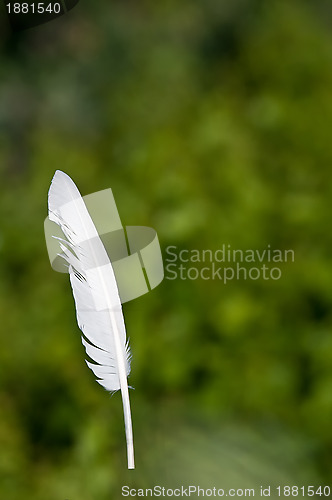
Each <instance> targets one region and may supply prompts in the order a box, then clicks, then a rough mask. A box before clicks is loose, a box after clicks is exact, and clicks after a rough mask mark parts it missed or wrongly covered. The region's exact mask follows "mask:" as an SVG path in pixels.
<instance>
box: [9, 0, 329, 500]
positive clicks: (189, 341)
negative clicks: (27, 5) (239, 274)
mask: <svg viewBox="0 0 332 500" xmlns="http://www.w3.org/2000/svg"><path fill="white" fill-rule="evenodd" d="M331 14H332V7H331V4H330V3H329V2H327V1H325V2H324V1H322V2H309V1H303V0H302V1H300V0H298V1H295V0H291V1H285V0H272V1H270V2H263V1H260V0H234V1H232V2H226V1H224V0H204V2H198V1H193V0H191V1H189V0H183V1H182V2H175V1H172V0H169V1H164V2H153V1H148V0H146V1H136V2H134V1H132V0H123V1H121V2H115V1H113V2H110V1H106V0H99V1H98V2H92V1H91V2H88V0H81V2H80V3H79V4H78V5H77V7H75V9H73V10H72V11H71V12H70V13H68V14H67V15H65V16H64V17H62V18H59V19H57V20H55V21H52V22H51V23H48V24H44V25H42V26H39V27H36V28H33V29H30V30H26V31H23V32H20V33H16V34H15V35H14V34H10V33H9V32H8V33H7V34H4V33H3V36H2V38H1V41H0V53H1V55H0V75H1V76H0V176H1V177H0V214H1V215H0V217H1V223H0V257H1V259H0V312H1V337H0V339H1V340H0V342H1V348H0V495H1V498H6V499H7V500H12V499H13V500H14V499H15V500H16V499H18V498H24V499H26V500H30V499H34V500H42V499H43V500H44V499H45V498H48V499H50V500H53V499H54V500H55V499H63V500H65V499H68V500H74V499H80V500H90V499H91V500H92V499H98V500H104V499H110V498H115V499H117V498H121V486H122V485H124V484H130V485H132V486H133V487H136V488H138V487H152V486H153V485H155V484H161V485H169V487H176V486H178V485H181V484H188V483H189V484H190V483H191V484H198V485H200V486H202V487H203V486H204V485H205V487H214V486H216V487H235V488H237V487H239V488H246V487H255V488H257V489H258V488H259V487H260V486H261V485H269V484H270V485H278V484H290V485H293V484H297V485H299V486H301V485H304V484H308V483H309V484H313V485H315V486H317V487H318V486H319V485H320V484H331V482H332V472H331V470H332V425H331V423H332V332H331V323H332V283H331V281H332V280H331V278H332V255H331V242H332V235H331V234H330V221H331V216H332V210H331V209H332V201H331V200H332V173H331V166H332V148H331V130H332V94H331V89H332V65H331V63H332V43H331V41H332V36H331V26H332V20H331V19H332V17H331ZM56 169H61V170H64V171H65V172H66V173H68V174H69V175H70V176H71V177H72V178H73V179H74V181H75V182H76V183H77V185H78V187H79V189H80V190H81V192H82V194H88V193H91V192H94V191H98V190H101V189H105V188H108V187H111V188H112V190H113V193H114V196H115V199H116V201H117V205H118V208H119V212H120V215H121V217H122V222H123V224H124V225H146V226H151V227H153V228H155V229H156V230H157V232H158V235H159V240H160V244H161V247H162V251H163V252H164V256H165V250H166V248H167V246H168V245H176V246H177V247H178V248H179V249H182V248H188V249H205V248H209V249H212V250H217V249H218V248H221V247H222V245H223V244H225V245H228V244H230V245H231V246H232V248H240V249H244V250H245V249H247V248H252V249H258V250H263V249H264V248H266V247H267V245H271V248H278V249H289V248H291V249H293V250H294V252H295V262H294V263H291V262H289V263H287V264H283V265H282V273H283V274H282V278H281V279H280V280H278V281H271V280H270V281H264V280H257V281H249V280H247V281H245V280H239V281H236V280H234V281H232V282H229V283H228V284H227V285H224V284H223V283H222V282H220V281H218V280H214V281H212V280H210V281H204V280H196V281H189V280H185V281H181V280H174V281H171V280H164V281H163V283H162V284H161V285H160V286H159V287H157V288H156V289H155V290H153V291H152V292H151V293H149V294H147V295H145V296H143V297H141V298H139V299H137V300H135V301H133V302H131V303H128V304H125V306H124V313H125V319H126V324H127V330H128V335H129V336H130V339H131V348H132V354H133V361H132V373H131V376H130V379H129V381H130V384H131V385H132V386H134V387H135V391H131V402H132V413H133V423H134V438H135V444H136V462H137V468H136V470H135V471H127V470H126V455H125V453H126V448H125V437H124V426H123V416H122V405H121V398H120V395H119V394H116V395H115V396H113V397H112V398H110V397H109V395H108V394H107V393H106V392H105V391H104V390H103V389H102V388H101V387H100V386H99V385H98V384H97V383H96V382H95V381H94V377H93V374H92V373H91V372H90V371H89V370H88V368H87V367H86V365H85V362H84V350H83V347H82V345H81V341H80V331H79V330H78V327H77V324H76V319H75V312H74V304H73V299H72V294H71V290H70V285H69V282H68V277H67V276H66V275H60V274H57V273H55V272H54V271H52V269H51V267H50V264H49V261H48V256H47V252H46V245H45V241H44V234H43V220H44V218H45V217H46V215H47V191H48V188H49V185H50V182H51V179H52V176H53V174H54V171H55V170H56ZM272 497H273V495H272ZM273 498H274V497H273Z"/></svg>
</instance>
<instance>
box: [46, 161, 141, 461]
mask: <svg viewBox="0 0 332 500" xmlns="http://www.w3.org/2000/svg"><path fill="white" fill-rule="evenodd" d="M48 208H49V219H50V220H51V221H53V222H55V223H56V224H58V225H59V226H60V227H61V229H62V232H63V233H64V235H65V237H66V238H67V240H60V246H61V250H62V252H63V253H62V254H61V255H62V257H63V258H64V259H65V260H66V261H67V263H68V265H69V275H70V283H71V286H72V289H73V295H74V299H75V305H76V315H77V322H78V326H79V327H80V329H81V331H82V333H83V336H82V343H83V345H84V347H85V351H86V353H87V355H88V356H89V358H90V359H91V360H93V361H94V362H95V363H90V362H89V361H86V363H87V365H88V367H89V368H90V369H91V370H92V371H93V373H94V374H95V376H96V377H97V379H98V380H97V382H98V383H99V384H100V385H102V386H103V387H104V388H105V389H106V390H108V391H110V392H112V393H113V392H115V391H118V390H121V394H122V402H123V410H124V420H125V430H126V439H127V453H128V468H129V469H133V468H134V448H133V433H132V423H131V412H130V402H129V393H128V383H127V376H128V375H129V373H130V359H131V355H130V350H129V346H128V342H127V341H126V330H125V324H124V319H123V314H122V307H121V301H120V297H119V292H118V287H117V284H116V279H115V276H114V271H113V268H112V264H111V262H110V260H109V257H108V255H107V252H106V250H105V247H104V245H103V243H102V241H101V239H100V237H99V235H98V231H97V229H96V227H95V225H94V223H93V221H92V219H91V217H90V214H89V212H88V210H87V208H86V205H85V203H84V200H83V198H82V197H81V194H80V192H79V191H78V189H77V187H76V185H75V184H74V182H73V181H72V179H71V178H70V177H68V175H66V174H65V173H64V172H61V171H59V170H57V171H56V173H55V175H54V177H53V180H52V184H51V187H50V190H49V195H48ZM84 337H85V338H84Z"/></svg>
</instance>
